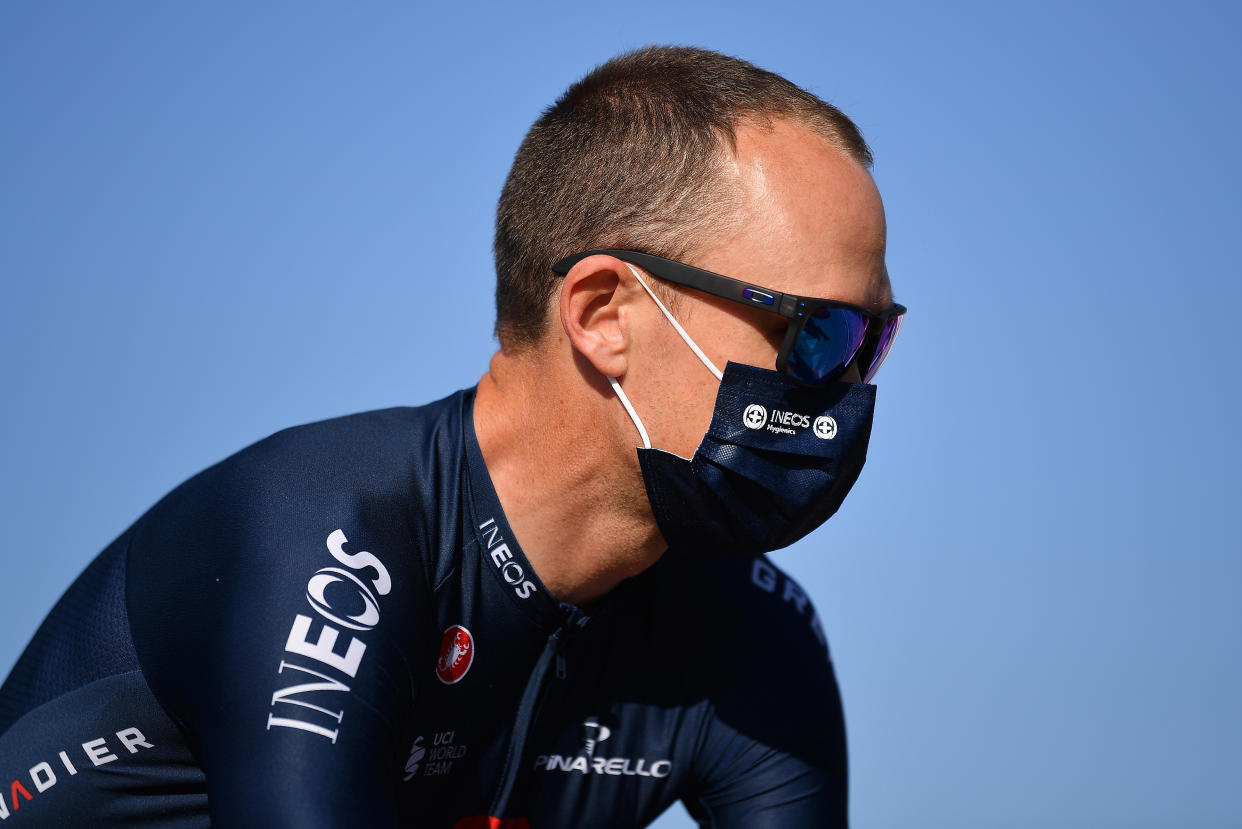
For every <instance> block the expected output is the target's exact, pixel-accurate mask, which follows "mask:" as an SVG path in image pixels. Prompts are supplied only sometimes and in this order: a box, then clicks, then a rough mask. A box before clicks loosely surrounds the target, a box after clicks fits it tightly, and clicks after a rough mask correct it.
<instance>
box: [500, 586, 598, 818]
mask: <svg viewBox="0 0 1242 829" xmlns="http://www.w3.org/2000/svg"><path fill="white" fill-rule="evenodd" d="M561 612H562V614H563V618H564V621H563V622H562V623H561V625H560V626H559V627H557V629H556V630H554V631H552V634H551V635H550V636H548V641H547V642H546V643H545V644H544V646H543V652H542V653H540V654H539V658H538V659H536V660H535V667H534V668H532V669H531V672H530V676H529V677H528V678H527V680H526V687H525V688H524V689H523V690H522V699H521V701H520V702H519V703H518V708H517V716H516V719H515V722H514V724H513V735H512V736H511V737H510V738H509V750H508V751H507V752H506V753H505V766H504V771H503V773H502V774H501V775H500V786H499V787H498V788H497V789H496V795H495V797H493V798H492V806H491V809H490V810H489V811H488V814H489V815H491V816H492V817H504V814H505V812H504V810H505V809H506V808H508V805H509V798H510V796H512V794H513V786H514V784H515V783H516V782H517V777H518V772H519V771H521V769H522V755H523V753H524V752H525V750H526V738H527V737H529V736H530V729H531V726H532V725H534V721H535V717H536V716H537V715H538V713H539V703H540V700H541V698H542V696H543V690H544V687H545V686H546V685H547V679H548V668H549V667H551V665H552V663H553V662H555V663H556V678H557V679H565V678H566V677H567V676H569V671H568V669H567V667H566V664H565V650H566V649H567V648H568V647H569V640H570V637H571V636H572V635H573V632H574V630H576V629H577V628H580V627H582V626H584V625H585V624H586V623H587V620H588V619H587V616H586V614H584V613H583V612H582V611H581V610H579V609H578V608H577V607H575V606H573V605H570V604H562V605H561Z"/></svg>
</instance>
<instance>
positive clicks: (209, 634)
mask: <svg viewBox="0 0 1242 829" xmlns="http://www.w3.org/2000/svg"><path fill="white" fill-rule="evenodd" d="M269 440H271V439H269ZM276 444H277V445H276V447H275V448H274V447H273V446H271V445H269V446H267V447H266V448H265V449H260V450H257V451H256V450H248V451H249V452H250V454H249V455H248V456H247V457H245V458H243V459H241V460H236V459H235V460H231V461H228V462H225V464H223V465H221V466H220V467H217V468H213V469H212V470H208V471H207V472H205V473H203V474H202V475H200V476H198V477H197V478H195V479H192V480H191V481H190V482H189V483H187V484H186V485H183V486H182V487H181V488H179V489H178V490H176V491H174V493H173V494H172V495H170V496H169V497H168V498H167V499H165V501H163V502H161V504H160V505H158V506H157V507H156V508H155V509H154V510H153V511H152V512H151V513H150V514H149V515H148V516H147V517H146V518H145V519H144V520H143V521H142V522H140V523H139V525H137V527H136V529H135V533H134V536H133V542H132V547H131V550H130V565H129V574H128V578H127V587H126V591H127V601H128V607H129V615H130V622H131V627H132V629H133V633H134V641H135V647H136V650H137V652H138V656H139V661H140V663H141V665H142V669H143V672H144V673H145V675H146V677H147V680H148V683H149V684H150V686H151V688H152V690H153V692H154V693H155V695H156V697H157V698H158V699H159V701H160V703H161V704H162V705H163V707H164V708H165V709H166V711H167V712H168V713H169V715H170V716H171V717H172V718H173V719H174V720H175V721H176V722H177V723H178V724H179V725H180V727H181V728H182V730H183V731H184V733H185V735H186V739H187V741H188V743H189V745H190V748H191V750H192V751H193V752H194V753H195V755H196V757H197V758H198V760H199V761H200V763H201V765H202V768H203V770H204V772H205V775H206V781H207V788H208V802H209V806H210V814H211V825H212V826H213V827H218V829H230V827H250V826H254V827H259V826H262V827H300V828H302V829H315V827H340V826H368V827H371V826H374V827H385V826H394V825H395V824H396V818H395V812H396V806H395V794H396V783H397V781H398V779H399V778H398V776H397V773H398V770H399V769H400V768H401V756H400V750H399V741H401V740H402V738H403V734H404V723H403V719H402V718H403V717H405V716H407V714H406V712H408V710H409V708H410V698H411V693H412V691H411V687H410V681H409V673H408V670H407V668H406V664H405V656H404V654H405V652H406V651H405V648H406V642H405V635H406V633H407V632H408V631H409V630H410V629H411V628H412V627H413V625H412V622H411V620H410V619H409V618H408V609H406V608H403V606H402V605H403V603H408V599H409V597H410V596H411V594H412V593H416V592H418V585H417V584H413V583H411V582H412V581H415V579H414V576H415V575H417V574H416V573H414V572H413V568H405V569H399V568H397V567H395V566H393V562H394V561H395V560H396V559H397V558H398V556H397V549H396V548H397V546H398V545H405V546H404V547H403V548H402V550H403V552H405V553H406V555H407V556H408V549H407V548H408V540H407V538H408V528H406V527H404V526H403V525H402V524H401V521H399V520H397V521H394V520H392V519H391V518H389V517H386V516H391V515H394V514H395V515H401V514H403V513H404V510H402V509H401V507H400V506H399V505H393V509H394V510H395V513H394V512H392V511H390V510H389V509H387V507H386V505H383V504H378V503H377V499H378V500H382V499H383V498H385V497H387V496H386V495H385V494H384V493H383V492H377V491H375V489H374V486H373V485H372V486H371V487H370V488H368V487H367V486H365V485H362V486H361V489H360V488H359V486H356V485H355V482H353V481H352V480H346V479H345V478H344V476H345V475H346V473H345V472H344V471H338V470H335V469H334V468H333V462H332V460H331V459H330V458H329V459H328V460H324V459H322V458H317V457H315V456H314V455H313V453H312V454H310V455H309V456H308V455H307V453H305V452H293V453H290V452H284V451H278V449H279V444H280V441H279V440H277V441H276ZM261 446H262V444H261ZM290 456H291V457H292V458H294V459H296V460H294V459H289V457H290ZM347 466H348V465H347V464H341V470H344V469H345V468H346V467H347ZM359 493H361V494H359Z"/></svg>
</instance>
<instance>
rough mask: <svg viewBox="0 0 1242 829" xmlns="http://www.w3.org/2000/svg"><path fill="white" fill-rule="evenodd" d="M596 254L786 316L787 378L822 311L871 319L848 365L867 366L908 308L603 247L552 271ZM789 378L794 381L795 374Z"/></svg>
mask: <svg viewBox="0 0 1242 829" xmlns="http://www.w3.org/2000/svg"><path fill="white" fill-rule="evenodd" d="M599 254H603V255H605V256H612V257H615V258H617V259H620V260H621V261H623V262H630V263H632V264H634V265H638V266H639V267H640V268H643V269H644V270H647V271H650V272H651V273H652V274H654V275H655V276H658V277H659V278H660V279H664V280H667V281H668V282H673V283H675V284H677V285H685V286H686V287H688V288H695V289H696V290H699V291H703V292H704V293H708V294H711V295H712V296H718V297H721V298H722V299H729V300H732V301H734V302H738V303H741V304H742V305H746V306H748V307H750V308H758V309H759V310H760V311H768V312H769V313H773V314H780V315H781V316H782V317H786V318H787V319H789V320H790V323H789V327H788V328H786V330H785V340H784V342H783V343H781V349H780V351H779V352H778V353H777V355H776V370H777V371H780V372H783V373H785V374H789V371H788V365H789V355H790V354H791V353H792V352H793V347H794V344H795V343H796V342H797V341H798V337H799V336H801V334H802V330H803V328H805V327H806V321H807V319H809V318H810V316H811V315H812V314H814V313H815V312H816V311H818V310H819V309H820V308H844V309H845V310H847V311H855V312H857V313H859V314H862V315H863V316H865V317H867V318H868V319H870V320H871V321H872V323H873V324H872V325H868V326H867V329H868V330H867V337H866V339H865V340H863V343H862V345H861V346H860V347H859V349H858V352H857V353H856V354H855V355H854V358H853V360H851V361H850V362H855V361H857V360H858V358H859V356H862V357H865V358H866V360H867V361H868V362H870V361H871V360H872V359H873V358H874V355H875V349H876V347H877V345H878V343H879V337H880V332H881V331H883V330H884V326H885V325H886V324H887V323H888V321H889V320H890V319H892V318H893V317H900V316H902V315H903V314H905V313H906V307H905V306H904V305H898V304H897V303H895V302H894V303H893V304H892V305H890V306H889V307H888V308H886V309H885V310H883V311H881V312H880V313H878V314H875V313H872V312H871V311H868V310H867V309H866V308H863V307H861V306H858V305H853V304H851V303H848V302H840V301H838V300H835V299H820V298H818V297H809V296H799V295H797V294H786V293H782V292H780V291H774V290H772V289H771V288H764V287H763V286H761V285H752V284H751V283H749V282H743V281H742V280H740V279H734V278H733V277H731V276H725V275H724V274H719V273H714V272H713V271H705V270H703V269H702V268H696V267H694V266H693V265H687V264H686V263H684V262H678V261H677V260H675V259H665V258H664V257H663V256H656V255H655V254H652V253H643V252H642V251H637V250H617V249H602V250H588V251H586V252H585V253H575V254H574V255H572V256H567V257H565V258H564V259H562V260H560V261H559V262H557V263H556V264H555V265H553V266H552V272H553V273H555V274H559V275H560V276H564V275H565V274H567V273H569V271H570V269H571V268H573V266H574V265H576V264H578V263H579V262H581V261H582V260H583V259H586V258H587V257H588V256H596V255H599ZM790 376H791V377H792V376H793V375H790ZM794 379H797V380H798V381H799V382H801V383H804V384H805V385H812V384H810V383H806V381H805V380H801V379H800V378H796V377H795V378H794ZM835 379H836V378H835V377H833V378H829V379H828V380H825V381H824V382H831V381H832V380H835Z"/></svg>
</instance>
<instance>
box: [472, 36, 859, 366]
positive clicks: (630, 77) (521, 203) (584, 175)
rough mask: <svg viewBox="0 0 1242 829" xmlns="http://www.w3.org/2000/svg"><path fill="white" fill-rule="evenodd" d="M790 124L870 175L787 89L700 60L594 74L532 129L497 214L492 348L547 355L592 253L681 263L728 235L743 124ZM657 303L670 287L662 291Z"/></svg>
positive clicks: (796, 91) (854, 141)
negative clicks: (569, 274) (559, 298)
mask: <svg viewBox="0 0 1242 829" xmlns="http://www.w3.org/2000/svg"><path fill="white" fill-rule="evenodd" d="M775 118H788V119H791V120H794V121H796V122H799V123H801V124H804V125H805V126H807V127H809V128H810V129H812V130H814V131H815V132H817V133H819V134H820V135H822V136H823V137H824V138H825V139H826V140H827V141H828V142H829V143H830V144H832V145H833V146H835V147H837V148H838V149H840V150H841V151H842V152H844V153H846V154H847V155H849V156H850V157H852V158H854V159H855V160H856V161H858V162H859V163H860V164H862V165H863V166H865V167H869V166H870V165H871V150H870V148H868V146H867V143H866V141H864V140H863V137H862V134H861V133H860V132H859V130H858V127H857V126H855V124H854V122H853V121H851V120H850V119H849V118H847V117H846V116H845V115H844V114H843V113H842V112H841V111H840V110H838V109H837V108H836V107H834V106H832V105H831V104H828V103H826V102H824V101H822V100H820V99H819V98H817V97H816V96H815V95H812V94H811V93H809V92H807V91H805V90H804V89H801V88H800V87H798V86H795V85H794V84H793V83H790V82H789V81H788V80H786V79H785V78H782V77H781V76H780V75H776V74H774V73H772V72H768V71H766V70H763V69H760V68H759V67H757V66H754V65H753V64H750V63H747V62H746V61H744V60H740V59H738V58H733V57H728V56H726V55H721V54H718V53H716V52H710V51H707V50H704V49H694V48H688V47H679V46H650V47H646V48H643V49H638V50H636V51H633V52H628V53H626V54H622V55H619V56H617V57H615V58H613V59H612V60H610V61H608V62H607V63H604V64H602V65H600V66H598V67H596V68H595V69H594V70H593V71H592V72H590V73H589V74H588V75H586V77H584V78H583V79H582V80H580V81H578V82H577V83H575V84H574V85H573V86H571V87H569V89H568V90H566V91H565V94H564V95H562V96H561V97H560V99H559V100H557V102H556V103H555V104H553V105H552V106H551V107H549V108H548V109H547V110H546V111H545V112H544V113H543V115H542V116H540V118H539V120H537V121H536V122H535V123H534V125H533V126H532V127H531V128H530V131H529V132H528V133H527V134H526V138H525V139H524V140H523V141H522V146H521V147H520V148H519V149H518V152H517V155H516V157H515V158H514V160H513V167H512V169H511V170H510V171H509V177H508V179H507V180H506V181H505V186H504V189H503V191H502V192H501V194H500V203H499V205H498V207H497V211H496V237H495V245H494V252H495V257H496V278H497V281H496V336H497V337H498V338H499V340H500V345H501V348H502V349H504V350H505V351H507V352H512V351H520V350H522V349H524V348H525V347H527V346H530V345H532V344H534V343H536V342H538V341H539V339H540V338H541V337H542V336H543V333H544V328H545V327H546V324H547V318H548V308H549V305H550V304H551V302H552V301H553V297H554V296H555V295H556V293H557V291H558V290H559V287H560V283H561V277H559V276H557V275H556V274H554V273H553V272H552V265H553V264H554V263H555V262H557V261H558V260H560V259H562V258H564V257H566V256H569V255H571V254H574V253H580V252H582V251H585V250H590V249H592V248H628V249H632V250H641V251H645V252H647V253H653V254H656V255H658V256H665V257H668V258H670V259H685V258H687V257H689V256H691V255H692V254H693V252H694V251H695V250H696V249H697V247H698V246H699V245H700V244H704V243H706V242H707V241H709V240H710V239H711V238H712V237H713V235H714V234H715V233H718V232H727V227H728V224H729V221H730V219H731V214H732V213H733V211H734V210H735V209H736V207H735V206H736V204H737V196H736V193H735V187H734V186H731V184H732V182H727V181H726V180H725V177H724V176H723V171H724V168H725V164H726V162H727V161H728V160H729V157H730V155H731V154H732V153H733V152H734V151H735V150H736V132H735V131H736V128H737V126H738V125H739V124H740V123H742V122H744V121H745V122H752V123H758V124H761V125H764V126H767V125H769V124H770V123H771V122H772V120H773V119H775ZM653 288H655V290H657V291H661V286H659V285H656V286H653Z"/></svg>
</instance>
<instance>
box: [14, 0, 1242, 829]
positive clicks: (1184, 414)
mask: <svg viewBox="0 0 1242 829" xmlns="http://www.w3.org/2000/svg"><path fill="white" fill-rule="evenodd" d="M1238 9H1239V6H1238V5H1237V4H1232V3H1218V4H1194V3H1189V4H1187V3H1180V4H1176V5H1175V4H1165V5H1164V6H1163V7H1161V6H1159V5H1158V4H1152V3H1116V4H1096V3H1072V4H1068V3H1067V4H1058V3H1047V2H1040V3H1027V4H999V3H995V4H994V3H984V4H962V3H953V4H933V3H906V4H902V3H896V4H893V3H857V2H851V3H826V2H819V3H788V2H780V1H779V0H775V1H773V2H764V3H744V4H743V3H727V2H712V3H705V2H687V3H677V4H672V3H654V2H631V3H610V4H599V5H592V4H587V3H582V2H574V3H544V4H538V5H532V4H499V3H497V4H470V5H465V4H462V5H459V6H457V7H455V9H454V10H449V9H448V8H446V7H445V6H437V7H435V8H430V9H428V8H420V7H418V6H416V4H413V3H378V2H377V3H353V4H337V3H323V2H296V3H295V2H287V3H270V2H261V3H212V4H206V3H200V4H191V3H168V2H128V1H127V0H118V2H111V3H96V2H79V3H69V2H27V3H18V2H10V3H4V4H3V5H2V6H0V280H2V284H3V295H2V298H0V381H2V388H3V398H2V399H3V406H0V426H2V427H3V429H2V431H0V521H2V522H3V538H4V552H3V553H0V556H2V558H0V564H2V568H0V572H2V573H3V577H2V579H0V631H2V632H3V635H2V636H0V672H7V669H8V667H9V666H10V665H11V664H12V662H13V661H14V660H15V659H16V658H17V655H18V653H19V652H20V650H21V648H22V647H23V646H24V644H25V642H26V640H27V639H28V637H29V635H30V634H31V632H32V631H33V630H34V628H35V627H36V626H37V624H38V622H39V620H40V619H41V618H42V616H43V615H44V614H45V613H46V612H47V610H48V609H49V608H50V606H51V605H52V603H53V602H54V601H55V599H56V597H57V596H58V595H59V594H60V592H61V591H62V590H63V589H64V588H65V587H66V586H67V585H68V583H69V582H70V581H71V580H72V579H73V577H74V576H75V575H76V574H77V572H78V571H80V570H81V568H82V567H83V566H84V565H85V564H86V563H87V562H88V561H89V559H90V558H91V557H92V556H93V555H94V554H95V553H96V552H97V551H98V550H99V549H101V548H102V547H103V546H104V545H105V544H106V543H107V542H108V541H109V540H110V539H111V538H112V537H114V536H115V535H116V534H118V533H119V532H120V531H121V530H122V529H124V528H125V527H126V526H127V525H128V524H129V523H130V522H131V521H132V520H133V519H134V518H135V517H137V516H138V515H139V514H140V513H141V512H142V511H143V510H145V509H146V508H147V507H148V506H150V505H151V504H152V503H153V502H154V501H155V500H156V499H157V498H158V497H159V496H160V495H161V494H162V493H164V492H165V491H167V490H168V489H170V488H171V487H173V486H174V485H176V484H177V483H178V482H179V481H181V480H183V479H184V478H186V477H187V476H189V475H191V474H192V473H194V472H196V471H197V470H199V469H201V468H203V467H204V466H207V465H208V464H210V463H212V462H214V461H216V460H218V459H220V458H221V457H223V456H225V455H227V454H229V453H231V452H232V451H234V450H236V449H238V448H240V447H241V446H243V445H245V444H247V443H250V442H252V441H254V440H256V439H258V438H261V437H263V436H265V435H267V434H269V433H270V432H272V431H274V430H276V429H279V428H281V427H284V426H287V425H291V424H294V423H299V422H305V421H310V420H316V419H320V418H324V417H328V416H332V415H338V414H342V413H345V412H351V411H358V410H363V409H368V408H375V407H380V406H389V405H396V404H415V403H421V402H425V401H428V400H431V399H433V398H436V397H439V396H441V395H443V394H445V393H447V392H449V391H450V390H452V389H455V388H458V387H461V386H465V385H469V384H472V383H473V382H474V381H475V380H476V379H477V377H478V376H479V374H480V373H481V372H482V371H483V370H484V368H485V364H486V360H487V358H488V356H489V354H490V353H491V351H492V349H493V348H494V341H493V340H492V338H491V333H490V330H491V321H492V307H491V291H492V276H491V262H490V237H491V229H492V211H493V209H494V205H495V200H496V196H497V194H498V192H499V189H500V186H501V183H502V180H503V177H504V175H505V172H506V170H507V168H508V164H509V162H510V159H511V158H512V154H513V152H514V150H515V149H516V147H517V145H518V142H519V141H520V139H521V136H522V134H523V133H524V132H525V130H526V128H527V127H528V126H529V124H530V122H531V121H532V120H533V119H534V118H535V117H536V116H537V115H538V113H539V111H540V109H541V108H542V107H544V106H546V105H547V104H548V103H550V102H551V101H552V100H553V99H554V98H555V96H556V95H557V94H558V93H559V92H560V91H561V90H562V89H563V88H564V87H565V86H566V85H567V84H568V83H570V82H571V81H573V80H574V79H575V78H576V77H578V76H579V75H581V74H582V73H583V72H585V71H586V70H587V69H589V68H590V67H591V66H593V65H594V64H596V63H598V62H600V61H602V60H604V59H606V58H608V57H609V56H611V55H613V54H614V53H616V52H618V51H621V50H624V49H627V48H631V47H635V46H639V45H642V44H646V43H653V42H655V43H660V42H664V43H667V42H675V43H689V44H695V45H702V46H707V47H711V48H715V49H718V50H721V51H724V52H728V53H732V54H737V55H740V56H742V57H745V58H748V59H750V60H752V61H754V62H756V63H758V64H760V65H762V66H764V67H767V68H770V69H773V70H776V71H779V72H781V73H783V74H785V75H787V76H788V77H789V78H791V79H793V80H794V81H796V82H798V83H800V84H802V85H804V86H806V87H808V88H810V89H811V90H813V91H815V92H817V93H818V94H820V95H821V96H823V97H825V98H827V99H828V100H830V101H832V102H833V103H836V104H837V105H839V106H840V107H842V108H843V109H844V110H845V111H846V112H848V113H849V114H850V115H852V116H853V117H854V118H855V119H856V120H857V121H858V122H859V124H860V125H861V127H862V129H863V131H864V132H865V134H866V135H867V137H868V139H869V140H870V141H871V143H872V145H873V147H874V150H875V154H876V158H877V161H876V166H875V175H876V179H877V181H878V182H879V184H880V187H881V190H882V192H883V193H884V196H885V199H886V204H887V208H888V216H889V224H890V228H889V230H890V243H889V244H890V250H889V253H890V258H889V265H890V270H891V272H892V275H893V281H894V286H895V288H896V291H897V296H898V299H899V300H900V301H902V302H903V303H905V304H906V305H908V306H909V308H910V316H909V319H908V322H907V324H906V326H905V328H904V329H903V331H902V336H901V340H900V341H899V343H898V347H897V349H896V351H895V352H894V354H893V356H892V358H891V359H890V360H889V362H888V364H887V366H886V367H885V369H884V371H883V372H882V374H881V375H880V378H879V379H880V395H879V408H878V412H877V420H876V427H875V434H874V437H873V440H872V452H871V459H870V462H869V465H868V468H867V470H866V472H865V473H864V474H863V477H862V480H861V481H860V483H859V485H858V486H857V487H856V488H855V491H854V493H853V494H852V495H851V496H850V499H849V501H848V502H847V503H846V506H845V508H844V509H843V510H842V512H841V513H840V514H839V515H838V516H837V517H836V518H834V519H833V520H832V521H831V522H830V523H829V524H828V525H827V526H825V527H824V528H822V529H821V530H819V531H818V532H816V533H815V534H813V535H812V536H810V537H809V538H808V539H806V540H804V541H803V542H801V543H799V544H798V545H796V546H795V547H794V548H792V549H790V550H788V551H784V552H782V553H779V554H778V555H777V559H778V561H779V562H780V563H781V564H782V566H784V567H786V568H787V569H788V570H790V571H791V572H792V573H793V574H795V576H796V577H797V578H798V579H799V580H801V581H802V583H803V585H804V586H805V587H806V588H807V590H808V592H809V593H810V594H811V595H812V596H813V597H814V599H815V601H816V603H817V606H818V608H819V612H820V614H821V616H822V617H823V620H824V623H825V627H826V629H827V632H828V635H829V639H830V641H831V644H832V649H833V654H834V658H835V662H836V665H837V670H838V673H839V675H840V680H841V685H842V689H843V693H844V698H845V706H846V715H847V720H848V729H849V737H850V750H851V755H852V763H853V766H852V777H853V779H852V813H853V819H854V824H855V825H856V826H857V827H862V829H868V828H869V827H877V828H879V827H885V828H887V827H954V828H955V829H956V828H957V827H981V828H982V827H998V826H1003V827H1010V828H1011V829H1025V827H1050V826H1056V827H1093V828H1097V827H1167V826H1179V827H1227V826H1228V827H1237V826H1240V825H1242V788H1240V783H1239V781H1242V703H1240V701H1242V642H1240V640H1242V600H1240V599H1239V592H1240V589H1242V544H1240V543H1239V541H1238V539H1237V536H1236V534H1235V517H1236V511H1237V506H1236V502H1237V501H1238V498H1239V496H1240V495H1242V487H1240V486H1239V484H1238V480H1237V474H1238V470H1239V468H1240V467H1242V451H1240V443H1242V442H1240V441H1239V438H1238V429H1239V423H1240V422H1242V418H1240V415H1242V406H1240V399H1239V392H1238V377H1239V370H1238V358H1239V356H1240V353H1242V349H1239V347H1238V345H1237V343H1238V338H1239V336H1240V335H1239V332H1238V330H1237V329H1238V326H1237V325H1236V324H1234V323H1233V321H1232V318H1233V315H1234V309H1235V308H1236V307H1237V306H1238V305H1239V304H1240V303H1239V300H1240V299H1242V296H1240V294H1242V290H1240V288H1239V283H1240V279H1239V277H1240V276H1242V274H1240V270H1242V268H1240V267H1239V264H1238V258H1237V248H1238V244H1237V243H1238V238H1239V236H1238V227H1239V224H1240V222H1242V210H1240V209H1239V195H1238V194H1239V192H1240V191H1242V163H1240V161H1239V147H1240V146H1242V137H1240V130H1239V126H1240V123H1239V118H1240V116H1239V113H1240V112H1242V107H1240V100H1239V99H1240V97H1242V96H1240V94H1239V88H1240V87H1242V83H1240V82H1242V61H1240V60H1239V58H1238V49H1237V43H1236V40H1237V34H1238V32H1239V31H1242V13H1240V12H1239V11H1238ZM659 825H660V827H661V829H674V827H683V826H686V825H689V822H688V819H687V818H686V817H685V816H684V815H683V814H681V813H680V809H677V810H675V812H672V813H670V814H669V815H668V816H667V817H666V818H664V819H662V821H661V823H660V824H659Z"/></svg>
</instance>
